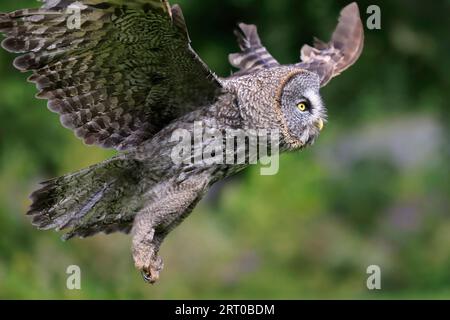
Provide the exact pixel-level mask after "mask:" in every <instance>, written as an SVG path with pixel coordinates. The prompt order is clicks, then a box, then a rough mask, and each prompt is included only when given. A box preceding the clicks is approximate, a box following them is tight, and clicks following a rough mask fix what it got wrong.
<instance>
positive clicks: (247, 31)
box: [228, 23, 279, 76]
mask: <svg viewBox="0 0 450 320" xmlns="http://www.w3.org/2000/svg"><path fill="white" fill-rule="evenodd" d="M238 26H239V29H237V30H235V32H234V33H235V35H236V37H237V40H238V43H239V47H240V48H241V50H242V52H239V53H232V54H230V55H229V56H228V59H229V61H230V63H231V65H232V66H234V67H236V68H238V69H239V71H238V72H236V73H234V76H241V75H246V74H251V73H254V72H256V71H258V70H261V69H265V68H271V67H274V66H278V65H279V63H278V62H277V61H276V60H275V59H274V58H273V57H272V55H271V54H270V53H269V52H268V51H267V49H266V48H265V47H263V45H262V44H261V40H260V39H259V35H258V30H257V28H256V26H255V25H248V24H245V23H240V24H239V25H238Z"/></svg>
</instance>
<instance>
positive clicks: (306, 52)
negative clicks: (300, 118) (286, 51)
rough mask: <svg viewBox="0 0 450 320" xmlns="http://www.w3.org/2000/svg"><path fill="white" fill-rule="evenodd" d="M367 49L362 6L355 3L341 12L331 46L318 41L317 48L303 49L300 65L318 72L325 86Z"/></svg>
mask: <svg viewBox="0 0 450 320" xmlns="http://www.w3.org/2000/svg"><path fill="white" fill-rule="evenodd" d="M363 47H364V27H363V24H362V22H361V18H360V15H359V8H358V5H357V4H356V3H355V2H354V3H351V4H350V5H348V6H346V7H345V8H344V9H343V10H342V11H341V15H340V18H339V23H338V25H337V27H336V30H335V31H334V33H333V35H332V37H331V41H330V42H329V43H324V42H322V41H320V40H318V39H315V41H314V47H311V46H309V45H304V46H303V48H302V50H301V60H302V62H301V63H299V64H297V66H299V67H301V68H304V69H307V70H310V71H313V72H315V73H317V74H318V75H319V77H320V79H321V85H322V86H325V85H326V84H327V83H328V82H329V81H330V80H331V79H332V78H334V77H336V76H338V75H339V74H341V73H342V72H343V71H345V70H346V69H347V68H349V67H350V66H352V65H353V64H354V63H355V62H356V60H358V58H359V57H360V55H361V53H362V50H363Z"/></svg>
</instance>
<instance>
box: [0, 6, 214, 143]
mask: <svg viewBox="0 0 450 320" xmlns="http://www.w3.org/2000/svg"><path fill="white" fill-rule="evenodd" d="M77 21H78V23H79V25H78V26H77ZM0 32H3V33H4V34H5V35H6V37H7V38H6V39H5V40H4V41H3V42H2V46H3V47H4V48H5V49H6V50H8V51H11V52H16V53H21V54H23V55H21V56H19V57H17V58H16V59H15V61H14V66H15V67H16V68H18V69H19V70H21V71H32V72H33V74H32V76H31V77H30V78H29V81H31V82H33V83H36V86H37V88H38V90H39V93H38V94H37V97H38V98H44V99H48V100H49V101H48V107H49V109H50V110H52V111H54V112H57V113H59V114H60V116H61V122H62V124H63V125H64V126H65V127H67V128H69V129H72V130H74V131H75V134H76V135H77V136H78V137H79V138H81V139H83V140H84V141H85V142H86V143H87V144H95V145H100V146H103V147H107V148H115V149H117V150H126V149H130V148H132V147H135V146H137V145H139V144H141V143H142V142H143V141H145V140H147V139H149V138H150V137H152V136H153V135H154V134H155V133H156V132H158V131H159V130H160V129H162V128H163V127H164V126H165V125H167V124H168V123H169V122H170V121H172V120H174V119H176V118H178V117H179V116H181V115H183V114H185V113H187V112H190V111H192V110H194V109H196V108H198V107H200V106H203V105H206V104H209V103H212V102H214V101H215V99H216V98H217V96H218V95H219V94H220V91H221V85H220V83H219V81H218V80H217V78H216V77H215V75H214V74H213V73H212V72H211V71H210V70H209V69H208V68H207V66H206V65H205V64H204V63H203V62H202V61H201V59H200V58H199V57H198V56H197V54H196V53H195V52H194V51H193V50H192V48H191V46H190V40H189V35H188V32H187V28H186V25H185V21H184V18H183V14H182V12H181V9H180V8H179V7H178V6H173V7H170V6H169V4H168V2H167V1H166V0H79V1H75V0H44V4H43V5H42V7H41V8H39V9H25V10H18V11H15V12H11V13H0Z"/></svg>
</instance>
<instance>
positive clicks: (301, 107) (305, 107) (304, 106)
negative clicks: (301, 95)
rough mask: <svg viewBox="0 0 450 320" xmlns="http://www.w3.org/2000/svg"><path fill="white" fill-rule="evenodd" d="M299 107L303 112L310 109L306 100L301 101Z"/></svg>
mask: <svg viewBox="0 0 450 320" xmlns="http://www.w3.org/2000/svg"><path fill="white" fill-rule="evenodd" d="M297 108H298V109H299V110H300V111H301V112H304V111H306V109H308V107H307V106H306V103H305V102H300V103H299V104H298V105H297Z"/></svg>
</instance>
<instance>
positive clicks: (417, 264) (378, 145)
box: [0, 0, 450, 299]
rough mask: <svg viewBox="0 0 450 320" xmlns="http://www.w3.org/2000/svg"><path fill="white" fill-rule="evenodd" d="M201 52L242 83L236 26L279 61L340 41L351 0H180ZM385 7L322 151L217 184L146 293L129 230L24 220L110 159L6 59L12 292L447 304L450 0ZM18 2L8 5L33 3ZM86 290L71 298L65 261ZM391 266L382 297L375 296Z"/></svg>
mask: <svg viewBox="0 0 450 320" xmlns="http://www.w3.org/2000/svg"><path fill="white" fill-rule="evenodd" d="M175 2H176V3H179V4H180V5H181V6H182V8H183V10H184V14H185V17H186V20H187V23H188V25H189V28H190V33H191V38H192V40H193V46H194V48H195V49H196V50H197V52H198V53H199V54H200V56H202V57H203V58H204V60H205V61H206V62H207V63H208V64H209V66H210V67H211V68H212V69H213V70H215V71H216V72H217V73H218V74H219V75H221V76H226V75H228V74H230V72H231V67H230V66H229V64H228V62H227V55H228V53H230V52H234V51H236V50H237V45H236V44H235V40H234V36H233V33H232V30H233V28H234V26H235V24H236V23H237V22H240V21H245V22H248V23H256V24H257V25H258V26H259V30H260V35H261V37H262V39H263V41H264V42H265V44H266V46H267V47H268V48H269V50H270V51H271V52H272V53H273V55H274V56H275V57H276V58H277V59H278V60H279V61H280V62H282V63H292V62H295V61H297V60H298V55H299V49H300V47H301V45H302V44H304V43H310V42H311V41H312V36H318V37H319V38H323V39H324V40H327V39H328V37H329V35H330V33H331V31H332V29H333V28H334V26H335V23H336V18H337V15H338V13H339V10H340V9H341V8H342V7H343V6H344V5H346V4H347V3H348V2H347V1H323V0H304V1H298V0H276V1H275V0H223V1H212V0H211V1H205V0H189V1H188V0H179V1H172V3H175ZM358 3H359V4H360V8H361V11H362V16H363V18H364V19H366V18H367V15H366V14H365V11H366V8H367V6H368V5H370V4H378V5H379V6H380V7H381V9H382V29H381V30H374V31H370V30H366V47H365V51H364V53H363V56H362V57H361V59H360V60H359V61H358V63H357V64H356V65H355V66H354V67H352V68H351V69H350V70H349V71H347V72H345V73H344V74H343V75H342V76H340V77H339V78H338V80H336V81H333V82H332V83H331V84H330V85H329V86H327V87H326V88H324V89H323V90H322V91H323V95H324V99H325V102H326V103H327V106H328V109H329V124H328V125H327V127H326V129H325V131H324V132H323V134H322V135H321V137H320V139H319V140H318V142H317V143H316V145H315V146H314V147H313V148H310V149H309V150H306V151H304V152H301V153H295V154H287V155H283V156H282V158H281V163H280V172H279V174H277V175H275V176H260V175H259V169H258V168H257V167H253V168H250V169H249V170H247V171H245V173H243V174H241V175H240V176H238V177H236V178H234V179H230V181H228V182H227V183H226V184H220V185H218V186H217V187H216V188H215V189H214V190H212V192H211V193H210V194H209V195H208V196H207V197H206V198H205V199H204V201H202V202H201V204H200V205H199V206H198V207H197V209H196V210H195V211H194V212H193V214H192V215H191V217H190V218H188V219H187V220H186V221H185V222H184V223H183V224H182V225H181V226H180V227H179V228H178V229H177V230H175V231H174V232H173V233H172V234H171V235H170V236H169V237H168V239H167V241H166V242H165V243H164V245H163V247H162V252H161V253H162V256H163V257H164V258H165V262H166V267H165V270H164V271H163V274H162V278H161V281H160V282H159V283H158V284H156V285H154V286H148V285H146V284H144V282H143V281H142V279H141V277H140V275H139V274H138V273H137V272H136V271H135V269H134V266H133V263H132V259H131V256H130V239H129V237H128V236H126V235H121V234H115V235H111V236H104V235H99V236H96V237H94V238H89V239H84V240H73V241H70V242H66V243H64V242H62V241H60V239H59V235H58V234H56V233H54V232H42V231H38V230H35V229H34V228H33V227H32V226H31V225H30V223H29V221H28V219H27V217H26V216H25V214H24V213H25V212H26V211H27V207H28V206H29V204H30V201H29V200H28V195H29V194H30V193H31V192H32V191H33V190H34V189H35V188H36V187H37V185H38V182H39V181H41V180H45V179H48V178H51V177H55V176H59V175H62V174H64V173H67V172H70V171H75V170H78V169H81V168H83V167H85V166H87V165H90V164H93V163H96V162H98V161H101V160H103V159H105V158H107V157H109V156H110V155H112V154H113V153H112V152H109V151H105V150H101V149H98V148H95V147H87V146H84V145H83V144H82V143H81V142H80V141H78V140H77V139H76V138H75V137H74V136H73V135H72V133H71V132H70V131H68V130H66V129H64V128H62V126H60V124H59V122H58V119H57V116H56V115H55V114H52V113H50V112H48V111H47V110H46V103H45V102H44V101H39V100H36V99H35V98H34V94H35V93H36V90H35V88H34V87H33V86H32V85H31V84H27V83H26V81H25V79H26V77H27V75H26V74H21V73H19V72H17V71H16V70H14V69H13V67H12V65H11V62H12V60H13V58H14V56H13V55H11V54H8V53H6V52H5V51H4V50H1V51H0V94H1V99H0V298H31V299H37V298H62V299H65V298H70V299H73V298H99V299H103V298H121V299H129V298H137V299H173V298H193V299H195V298H288V299H298V298H368V299H377V298H450V217H449V213H450V212H449V207H450V206H449V194H450V188H449V170H448V169H449V140H448V137H449V127H448V123H449V122H448V120H449V118H448V111H449V108H448V107H449V106H448V101H450V90H449V89H450V85H449V78H450V77H449V71H450V65H449V64H450V56H449V52H450V41H449V40H450V39H449V35H448V32H449V30H450V23H449V19H448V12H450V2H449V1H432V2H430V1H427V2H424V1H419V0H414V1H406V0H396V1H358ZM35 6H38V3H37V2H36V1H33V0H27V1H25V0H23V1H9V0H8V1H7V0H4V1H2V2H1V4H0V11H4V12H7V11H12V10H15V9H19V8H23V7H35ZM71 264H76V265H79V266H80V267H81V270H82V284H81V285H82V289H81V290H75V291H70V290H67V289H66V277H67V275H66V273H65V271H66V268H67V266H69V265H71ZM372 264H375V265H379V266H380V267H381V270H382V290H381V291H376V292H374V291H369V290H367V288H366V279H367V276H368V275H367V274H366V268H367V267H368V266H369V265H372Z"/></svg>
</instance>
